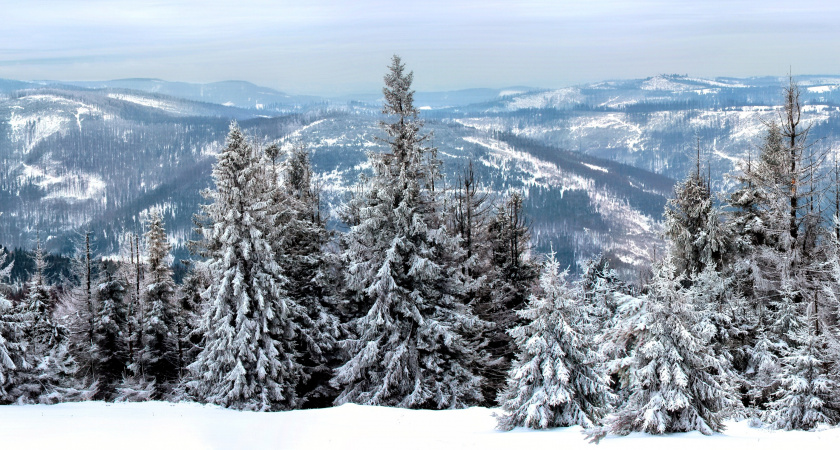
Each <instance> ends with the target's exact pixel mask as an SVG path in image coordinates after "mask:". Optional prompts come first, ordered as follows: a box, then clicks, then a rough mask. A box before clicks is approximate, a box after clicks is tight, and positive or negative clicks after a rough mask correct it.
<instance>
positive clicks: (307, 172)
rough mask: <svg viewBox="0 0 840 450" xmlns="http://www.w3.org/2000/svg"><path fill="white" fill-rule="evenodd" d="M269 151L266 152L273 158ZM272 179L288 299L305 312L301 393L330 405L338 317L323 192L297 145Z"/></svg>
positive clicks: (309, 401)
mask: <svg viewBox="0 0 840 450" xmlns="http://www.w3.org/2000/svg"><path fill="white" fill-rule="evenodd" d="M270 150H271V147H269V149H267V150H266V155H267V156H269V157H271V154H272V153H273V152H272V151H270ZM271 159H272V167H274V164H273V163H274V158H271ZM273 172H275V171H274V170H273ZM272 178H273V180H274V182H275V186H274V188H275V189H276V190H277V192H276V193H275V195H274V196H273V198H275V199H276V200H275V202H274V206H273V207H274V208H275V209H276V210H278V214H277V216H276V219H275V220H276V226H275V229H274V234H273V235H272V236H273V242H274V247H275V255H276V258H277V260H278V261H280V262H281V266H282V269H283V274H284V276H285V277H286V279H287V280H288V283H287V285H286V290H287V292H288V295H289V297H290V298H291V299H293V301H294V302H295V303H297V304H298V305H300V306H301V307H302V308H303V309H304V311H305V314H302V315H301V316H299V317H298V319H297V320H298V326H299V328H300V332H299V333H298V341H297V344H296V348H297V350H298V353H299V357H298V362H299V363H300V364H301V366H302V370H303V378H302V380H301V382H300V383H299V384H298V395H299V396H300V397H301V404H302V405H303V406H305V407H325V406H329V405H330V404H331V402H332V400H333V399H334V398H335V395H336V394H335V392H334V389H332V388H331V387H330V384H329V380H330V378H331V377H332V368H333V367H334V366H336V365H337V363H338V361H337V354H336V340H337V338H338V334H339V321H338V318H337V317H336V305H335V304H334V301H335V293H334V291H333V281H334V280H333V276H332V275H331V273H330V270H329V260H328V258H329V253H328V252H327V251H326V246H327V244H328V242H329V238H330V233H329V232H328V230H327V227H326V222H325V220H324V219H323V218H322V215H321V205H320V191H319V188H318V186H317V180H315V177H314V172H313V170H312V164H311V162H310V159H309V152H308V151H307V150H306V147H304V146H303V145H295V146H293V148H292V149H291V150H290V151H289V152H288V154H287V155H286V157H285V161H284V163H283V164H282V168H281V171H280V173H275V174H274V175H273V176H272Z"/></svg>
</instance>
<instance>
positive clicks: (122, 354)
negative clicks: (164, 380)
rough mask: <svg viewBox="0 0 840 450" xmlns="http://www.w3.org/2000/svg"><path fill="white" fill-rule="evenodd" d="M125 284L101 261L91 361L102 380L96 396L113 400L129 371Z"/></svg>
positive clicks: (95, 295)
mask: <svg viewBox="0 0 840 450" xmlns="http://www.w3.org/2000/svg"><path fill="white" fill-rule="evenodd" d="M125 295H126V288H125V283H124V282H123V281H122V280H121V279H119V278H118V277H115V276H114V275H113V273H112V269H110V268H108V267H107V264H106V262H105V261H103V262H102V268H101V270H100V279H99V280H98V282H97V283H96V287H95V289H94V304H95V305H96V312H95V316H94V321H93V347H92V352H91V353H92V354H91V358H92V362H93V366H94V367H95V374H96V377H97V381H98V382H99V391H98V392H97V398H99V399H104V400H112V399H113V398H114V396H115V394H116V389H117V387H118V385H119V383H120V382H122V380H123V378H124V377H125V376H126V374H127V371H128V364H129V360H128V345H127V342H128V329H127V326H126V324H127V321H128V315H127V309H126V304H125Z"/></svg>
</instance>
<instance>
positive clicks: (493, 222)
mask: <svg viewBox="0 0 840 450" xmlns="http://www.w3.org/2000/svg"><path fill="white" fill-rule="evenodd" d="M530 239H531V235H530V232H529V230H528V225H527V221H526V215H525V211H524V199H523V197H522V194H521V193H519V192H517V191H512V192H511V193H510V196H509V197H508V198H507V199H506V200H505V201H504V202H503V203H501V204H500V205H498V206H497V208H496V214H495V216H494V217H492V218H491V219H490V220H489V223H488V225H487V238H486V241H487V242H488V243H489V249H488V251H489V253H490V255H489V258H490V261H489V264H488V266H489V267H487V268H486V269H484V270H485V273H484V274H483V276H482V277H480V278H478V279H476V280H474V282H478V283H481V284H482V285H483V286H484V287H485V288H486V289H487V296H486V297H482V298H481V301H480V302H478V304H477V305H476V311H477V313H478V315H479V317H480V318H481V319H482V320H484V321H486V322H487V323H488V326H487V327H486V329H485V330H484V337H485V338H486V339H487V344H486V348H487V351H488V353H489V356H490V359H491V361H493V364H492V365H485V369H484V373H485V376H486V377H487V382H486V383H485V391H486V392H487V394H488V395H497V394H498V391H499V390H501V389H502V388H503V387H504V385H505V380H506V377H507V372H508V370H509V369H510V366H511V359H512V358H513V356H514V355H515V354H516V351H517V349H516V345H515V344H514V342H513V339H512V338H511V336H510V335H509V334H508V333H507V331H508V330H510V329H512V328H514V327H515V326H517V325H522V324H523V323H522V320H521V318H520V317H519V316H518V315H517V313H516V312H517V311H518V310H520V309H522V308H523V307H524V306H525V303H526V301H527V299H528V296H529V293H530V289H531V285H532V284H533V283H534V280H535V279H536V277H537V274H538V271H537V267H536V265H535V264H534V263H533V262H532V261H531V259H530V257H529V255H528V252H529V250H530ZM491 398H493V397H491Z"/></svg>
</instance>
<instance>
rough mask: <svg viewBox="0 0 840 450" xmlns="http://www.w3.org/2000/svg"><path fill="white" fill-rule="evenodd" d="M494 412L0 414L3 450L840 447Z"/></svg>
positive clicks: (142, 408) (795, 437) (160, 407)
mask: <svg viewBox="0 0 840 450" xmlns="http://www.w3.org/2000/svg"><path fill="white" fill-rule="evenodd" d="M494 413H498V410H490V409H486V408H469V409H464V410H451V411H417V410H406V409H398V408H386V407H381V406H357V405H351V404H348V405H344V406H340V407H337V408H327V409H320V410H318V409H316V410H305V411H289V412H275V413H254V412H241V411H231V410H225V409H222V408H219V407H216V406H209V405H208V406H205V405H199V404H195V403H180V404H174V403H164V402H146V403H103V402H86V403H65V404H59V405H52V406H45V405H35V406H0V424H2V447H3V448H8V449H16V450H25V449H46V448H55V449H58V448H60V449H66V450H72V449H85V450H96V449H114V448H119V449H144V450H148V449H169V448H171V449H178V450H189V449H289V450H293V449H294V450H297V449H301V450H303V449H307V450H316V449H324V450H327V449H329V450H341V449H365V450H379V449H382V450H391V449H395V448H398V449H417V450H445V449H481V450H493V449H504V450H511V449H589V450H592V449H601V448H604V449H622V450H633V449H640V450H650V449H657V448H663V449H664V448H679V449H680V450H692V449H698V450H706V449H709V448H714V449H715V450H726V449H737V450H743V449H746V448H761V449H764V450H771V449H790V448H802V449H819V448H834V447H836V446H837V444H838V443H840V429H828V430H823V431H815V432H806V431H768V430H763V429H754V428H750V427H749V426H748V425H747V421H740V422H732V421H730V422H728V423H727V429H726V431H724V432H723V433H721V434H718V435H714V436H703V435H701V434H700V433H697V432H692V433H683V434H674V435H666V436H651V435H645V434H641V433H634V434H631V435H629V436H625V437H613V436H610V437H607V438H606V439H604V440H602V441H601V443H600V444H599V445H597V446H596V445H594V444H589V443H587V442H586V441H585V440H584V436H583V435H582V434H581V429H580V428H579V427H572V428H564V429H556V430H550V431H533V430H528V429H522V428H517V429H515V430H513V431H510V432H502V431H497V430H495V424H496V420H495V419H494V417H493V414H494Z"/></svg>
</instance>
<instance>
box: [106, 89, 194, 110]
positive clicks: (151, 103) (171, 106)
mask: <svg viewBox="0 0 840 450" xmlns="http://www.w3.org/2000/svg"><path fill="white" fill-rule="evenodd" d="M108 97H109V98H113V99H115V100H122V101H124V102H129V103H134V104H137V105H140V106H146V107H149V108H155V109H160V110H163V111H166V112H168V113H173V114H183V109H182V108H180V107H179V106H178V105H177V104H175V103H174V102H167V101H164V100H158V99H154V98H149V97H142V96H139V95H129V94H114V93H110V94H108Z"/></svg>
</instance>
